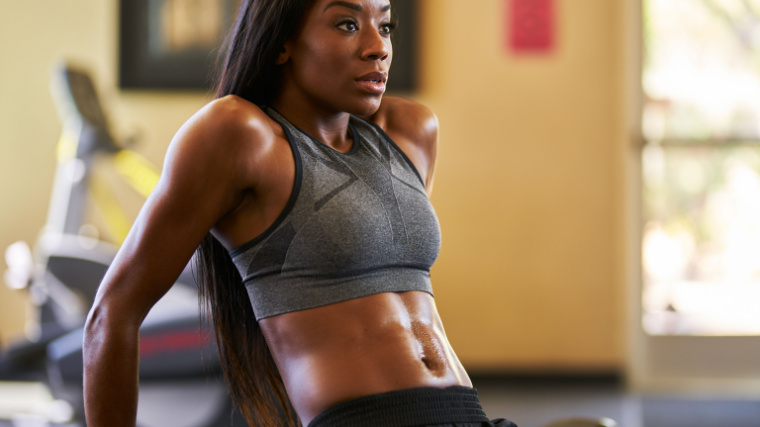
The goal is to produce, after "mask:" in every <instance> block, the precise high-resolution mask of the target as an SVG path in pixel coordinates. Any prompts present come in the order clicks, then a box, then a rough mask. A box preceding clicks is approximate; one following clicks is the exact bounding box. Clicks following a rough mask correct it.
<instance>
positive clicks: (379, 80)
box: [356, 71, 388, 95]
mask: <svg viewBox="0 0 760 427" xmlns="http://www.w3.org/2000/svg"><path fill="white" fill-rule="evenodd" d="M387 80H388V74H387V73H385V72H380V71H375V72H372V73H368V74H365V75H363V76H361V77H359V78H357V79H356V83H357V85H359V87H360V88H361V89H362V90H365V91H367V92H369V93H371V94H374V95H382V94H383V92H385V82H386V81H387Z"/></svg>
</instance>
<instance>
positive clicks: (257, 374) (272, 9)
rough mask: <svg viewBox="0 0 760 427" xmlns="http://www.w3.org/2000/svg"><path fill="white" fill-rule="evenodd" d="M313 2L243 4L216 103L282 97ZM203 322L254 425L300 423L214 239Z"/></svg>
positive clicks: (208, 240) (201, 258) (252, 0)
mask: <svg viewBox="0 0 760 427" xmlns="http://www.w3.org/2000/svg"><path fill="white" fill-rule="evenodd" d="M311 2H312V0H242V3H241V5H240V10H239V12H238V15H237V18H236V21H235V24H234V26H233V28H232V31H231V32H230V34H229V35H228V38H227V40H226V46H227V50H226V53H225V56H224V58H223V60H222V62H221V64H220V73H219V77H218V82H217V86H216V97H217V98H221V97H223V96H226V95H237V96H240V97H241V98H244V99H246V100H248V101H251V102H253V103H254V104H258V105H261V104H267V103H270V102H271V101H272V99H273V98H274V97H275V96H276V95H277V92H278V90H279V86H280V71H279V69H278V66H277V65H276V63H275V61H276V59H277V56H278V55H279V53H280V51H281V49H282V46H283V45H284V44H285V42H286V41H287V40H289V39H291V38H292V37H293V36H294V35H295V34H296V31H297V30H298V27H299V25H300V22H301V19H302V18H303V16H304V14H305V13H306V10H307V8H308V6H309V5H310V4H311ZM196 261H197V262H196V269H197V279H198V293H199V296H200V297H201V298H200V300H201V310H202V311H204V315H205V316H204V317H205V318H207V319H211V321H213V324H214V332H215V334H216V342H217V346H218V348H219V356H220V359H221V364H222V372H223V373H224V378H225V380H226V382H227V387H228V389H229V393H230V396H231V397H232V399H233V401H234V402H235V404H236V406H237V407H238V408H239V409H240V411H241V412H242V413H243V415H244V416H245V418H246V420H247V421H248V424H250V425H251V426H255V425H263V426H281V425H297V424H298V420H297V417H296V416H295V414H294V411H293V408H292V406H291V405H290V401H289V399H288V396H287V393H286V392H285V387H284V385H283V382H282V378H281V377H280V374H279V371H278V370H277V366H276V365H275V362H274V360H273V359H272V355H271V353H270V352H269V347H268V346H267V344H266V341H264V336H263V334H262V331H261V328H260V327H259V324H258V323H257V322H256V319H255V317H254V314H253V309H252V308H251V304H250V301H249V299H248V294H247V292H246V290H245V287H244V286H243V282H242V279H241V277H240V274H239V273H238V271H237V269H236V267H235V265H234V264H233V263H232V259H231V258H230V255H229V253H228V252H227V250H226V249H225V248H224V247H223V246H222V245H221V243H219V241H218V240H217V239H216V238H214V237H213V236H212V235H211V234H208V235H207V236H206V237H205V238H204V239H203V242H202V243H201V245H200V247H199V248H198V254H197V257H196Z"/></svg>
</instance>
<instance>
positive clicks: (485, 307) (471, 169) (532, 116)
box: [422, 0, 622, 369]
mask: <svg viewBox="0 0 760 427" xmlns="http://www.w3.org/2000/svg"><path fill="white" fill-rule="evenodd" d="M433 4H434V5H433ZM472 4H473V3H471V2H458V1H446V2H439V1H436V2H429V6H430V7H429V9H428V14H426V18H425V27H424V28H425V32H424V34H425V42H426V43H427V46H428V48H427V49H426V52H425V53H424V57H425V60H424V61H423V63H424V64H425V70H424V71H425V73H424V76H425V78H424V79H423V84H424V90H423V92H422V95H423V96H422V98H424V100H425V101H426V102H427V103H428V104H429V105H431V106H432V107H433V108H434V109H435V110H436V111H437V113H438V115H439V119H440V122H441V128H442V137H441V148H440V160H439V164H438V170H439V173H438V176H437V182H436V184H435V185H436V188H435V191H434V195H433V201H434V204H435V206H436V208H437V210H438V213H439V216H440V218H441V223H442V227H443V233H444V241H443V251H442V253H441V257H440V260H439V263H438V264H437V266H436V268H435V270H434V272H433V274H434V278H433V280H434V284H435V287H436V290H437V293H438V297H437V299H438V304H439V310H440V312H441V314H442V316H443V317H444V322H445V323H444V324H445V325H447V331H448V334H449V336H450V339H451V340H452V341H453V342H454V346H455V348H456V349H457V352H458V354H459V355H460V357H461V358H462V360H464V361H466V362H467V363H468V365H469V366H472V367H479V368H489V367H502V366H506V367H508V368H525V369H544V368H546V367H552V368H554V369H605V367H606V368H614V367H615V366H618V365H619V363H620V361H621V354H622V348H621V343H620V334H621V328H620V324H621V315H620V310H619V308H620V306H621V305H620V299H619V294H620V289H619V288H620V287H621V285H620V283H619V282H618V279H617V276H616V274H617V273H616V270H615V269H616V265H617V264H616V263H617V257H619V256H621V255H620V254H619V253H618V252H617V251H616V246H615V245H616V240H615V239H616V237H615V236H616V235H617V234H616V213H617V212H616V209H617V205H616V204H617V203H618V199H617V194H616V192H617V191H619V185H620V184H619V180H618V179H617V172H616V162H618V158H617V153H618V150H619V144H618V129H617V126H618V114H619V112H618V111H619V97H618V95H617V94H618V79H619V70H618V65H617V64H618V56H617V51H616V49H617V47H618V45H617V40H618V35H617V29H616V25H615V21H616V19H617V18H618V15H617V8H618V3H617V2H610V1H608V0H599V1H595V0H582V1H561V0H560V1H557V7H558V25H559V28H558V31H559V37H558V40H559V44H558V46H557V49H556V52H554V53H553V54H552V55H549V56H543V57H542V56H534V57H517V56H515V55H514V54H512V53H510V52H508V51H506V50H505V49H504V47H503V31H504V30H503V28H504V25H505V22H504V21H505V20H504V17H503V16H504V12H503V8H504V4H505V1H500V0H492V1H480V2H478V7H472ZM443 23H445V24H443ZM428 79H429V80H428ZM484 338H485V339H484Z"/></svg>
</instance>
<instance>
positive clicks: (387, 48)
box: [362, 29, 392, 61]
mask: <svg viewBox="0 0 760 427" xmlns="http://www.w3.org/2000/svg"><path fill="white" fill-rule="evenodd" d="M362 48H363V49H362V59H365V60H371V61H377V60H380V61H385V60H386V59H388V56H389V55H390V53H391V49H392V47H391V41H390V38H387V37H383V35H382V34H380V32H379V31H377V30H374V29H373V30H370V31H367V35H365V36H364V40H362Z"/></svg>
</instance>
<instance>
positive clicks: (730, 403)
mask: <svg viewBox="0 0 760 427" xmlns="http://www.w3.org/2000/svg"><path fill="white" fill-rule="evenodd" d="M472 379H473V383H474V385H475V387H476V388H477V389H478V392H479V394H480V399H481V402H482V404H483V407H484V409H485V411H486V413H487V414H488V416H489V417H490V418H499V417H503V418H508V419H510V420H512V421H514V422H516V423H517V425H518V426H520V427H540V426H544V425H546V424H548V423H550V422H552V421H557V420H559V419H564V418H575V417H583V418H602V417H607V418H611V419H613V420H616V421H617V423H618V426H619V427H760V400H754V399H735V400H728V399H722V398H714V399H710V398H704V397H703V398H690V397H687V396H677V395H658V396H641V395H634V394H631V393H628V392H626V391H625V390H624V387H623V386H622V381H620V380H619V379H618V378H616V377H615V376H613V375H610V376H598V377H588V376H585V377H567V376H561V377H560V376H545V377H537V376H501V377H493V376H473V377H472ZM28 391H29V392H30V393H39V390H35V389H33V388H32V389H30V390H28ZM1 400H4V399H1V398H0V408H1V407H2V406H3V402H1ZM6 403H7V401H6ZM0 427H82V426H81V425H79V424H71V423H68V424H50V423H45V422H41V421H39V419H36V420H35V419H33V418H28V417H24V418H17V419H16V420H15V421H8V420H5V421H3V420H0Z"/></svg>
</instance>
